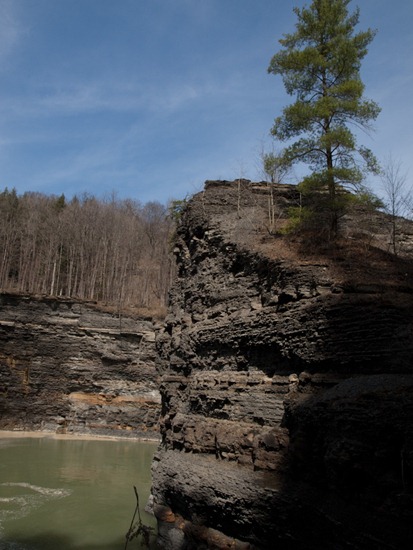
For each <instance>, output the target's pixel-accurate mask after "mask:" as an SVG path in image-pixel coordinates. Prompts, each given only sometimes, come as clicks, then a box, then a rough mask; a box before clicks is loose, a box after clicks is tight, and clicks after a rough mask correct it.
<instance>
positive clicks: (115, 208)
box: [0, 188, 173, 310]
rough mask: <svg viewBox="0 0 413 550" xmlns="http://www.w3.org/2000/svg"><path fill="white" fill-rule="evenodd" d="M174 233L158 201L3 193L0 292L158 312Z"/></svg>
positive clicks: (164, 296) (169, 270) (0, 199)
mask: <svg viewBox="0 0 413 550" xmlns="http://www.w3.org/2000/svg"><path fill="white" fill-rule="evenodd" d="M172 227H173V222H172V220H171V218H170V216H169V214H168V209H167V208H166V207H165V206H163V205H162V204H160V203H157V202H149V203H147V204H145V205H142V204H141V203H139V202H138V201H133V200H129V199H124V200H118V199H117V198H116V197H115V196H112V197H110V198H108V199H104V200H100V199H97V198H96V197H94V196H92V195H83V196H81V197H73V198H72V199H71V200H70V201H67V200H66V198H65V196H64V195H61V196H60V197H57V196H54V195H51V196H47V195H43V194H40V193H30V192H27V193H24V194H23V195H22V196H18V195H17V193H16V191H15V189H12V190H11V191H9V190H8V189H7V188H6V189H4V190H3V191H1V190H0V250H1V255H0V289H1V290H8V291H10V290H11V291H17V292H29V293H38V294H48V295H55V296H63V297H74V298H79V299H86V300H96V301H99V302H103V303H106V304H108V305H115V306H116V307H117V308H118V309H122V308H124V307H138V308H144V309H152V310H156V309H158V310H160V309H162V308H163V307H164V306H165V304H166V300H167V293H168V290H169V286H170V279H171V276H172V272H173V267H172V264H171V261H170V250H169V237H170V234H171V231H172Z"/></svg>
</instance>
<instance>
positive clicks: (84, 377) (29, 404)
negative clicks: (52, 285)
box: [0, 293, 160, 437]
mask: <svg viewBox="0 0 413 550" xmlns="http://www.w3.org/2000/svg"><path fill="white" fill-rule="evenodd" d="M154 346H155V329H154V326H153V323H152V322H151V321H147V320H143V319H134V318H131V317H129V318H128V317H125V316H122V317H119V315H115V314H110V313H105V312H102V311H99V310H98V309H96V307H95V306H94V305H93V304H92V303H87V302H77V301H75V300H69V299H57V298H46V297H35V296H22V295H15V294H10V293H2V294H0V428H1V429H13V430H16V429H18V430H23V429H24V430H47V431H54V432H60V433H91V434H101V435H117V436H118V435H121V436H128V435H132V436H146V437H157V435H158V417H159V411H160V395H159V391H158V379H157V372H156V368H155V347H154Z"/></svg>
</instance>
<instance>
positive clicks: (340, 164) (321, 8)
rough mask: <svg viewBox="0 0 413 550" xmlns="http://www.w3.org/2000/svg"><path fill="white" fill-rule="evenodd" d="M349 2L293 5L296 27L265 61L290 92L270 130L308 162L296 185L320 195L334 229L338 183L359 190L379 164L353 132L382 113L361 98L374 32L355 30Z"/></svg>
mask: <svg viewBox="0 0 413 550" xmlns="http://www.w3.org/2000/svg"><path fill="white" fill-rule="evenodd" d="M349 3H350V0H313V1H312V2H311V4H310V6H309V7H307V6H305V7H303V8H302V9H299V8H294V13H295V14H296V16H297V19H298V21H297V23H296V30H295V32H294V33H292V34H286V35H284V37H283V38H282V39H281V40H280V41H279V42H280V44H281V46H282V49H281V50H280V51H279V52H278V53H276V54H275V55H274V56H273V58H272V59H271V62H270V65H269V68H268V72H269V73H272V74H275V75H281V77H282V79H283V82H284V86H285V89H286V91H287V93H288V94H289V95H291V96H295V102H294V103H292V104H291V105H288V106H287V107H285V108H284V109H283V112H282V115H281V116H279V117H277V118H276V119H275V122H274V126H273V128H272V134H273V136H274V137H275V138H276V139H278V140H280V141H283V142H285V141H287V142H290V143H289V144H288V146H287V147H286V149H285V150H284V157H285V159H286V160H287V161H288V162H292V163H297V162H303V163H305V164H308V165H309V167H310V169H311V171H312V173H311V175H309V176H307V177H305V178H304V180H303V182H302V183H301V188H302V190H303V193H305V192H309V193H314V192H318V194H319V196H320V197H321V196H323V197H324V200H323V201H322V204H323V209H324V212H327V217H328V219H329V225H330V230H333V232H334V233H336V232H337V223H338V219H339V216H340V212H341V211H342V210H343V207H344V204H345V199H343V197H345V194H343V192H342V191H343V189H349V188H352V189H353V190H360V188H361V186H362V182H363V179H364V177H365V174H366V173H367V172H369V171H373V172H375V171H377V161H376V159H375V157H374V155H373V153H372V152H371V151H370V150H369V149H367V148H366V147H363V146H360V145H358V144H357V140H356V136H355V135H354V132H353V131H352V129H357V128H362V129H364V130H369V129H370V128H371V122H372V121H374V120H375V119H376V118H377V116H378V114H379V113H380V108H379V106H378V105H377V104H376V103H375V102H374V101H371V100H368V99H365V98H364V97H363V93H364V85H363V83H362V81H361V78H360V67H361V61H362V59H363V58H364V57H365V55H366V54H367V46H368V45H369V44H370V43H371V41H372V40H373V38H374V36H375V31H374V30H372V29H367V30H366V31H363V32H358V33H355V31H354V29H355V27H356V25H357V24H358V22H359V9H356V10H355V11H354V12H353V13H351V14H350V13H349V11H348V4H349ZM350 128H351V129H350ZM294 138H298V139H297V140H296V141H293V142H292V143H291V141H292V140H293V139H294ZM320 192H321V194H320ZM320 204H321V203H320ZM319 206H320V205H319Z"/></svg>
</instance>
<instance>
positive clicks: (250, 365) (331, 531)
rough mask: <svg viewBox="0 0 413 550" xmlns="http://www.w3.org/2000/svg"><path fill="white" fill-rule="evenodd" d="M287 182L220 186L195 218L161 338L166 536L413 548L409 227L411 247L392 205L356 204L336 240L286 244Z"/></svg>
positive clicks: (291, 197) (180, 253) (199, 203)
mask: <svg viewBox="0 0 413 550" xmlns="http://www.w3.org/2000/svg"><path fill="white" fill-rule="evenodd" d="M272 192H274V193H275V195H274V197H273V199H271V196H270V195H271V190H270V189H269V187H268V186H267V185H265V184H253V183H251V182H248V181H243V180H241V181H238V182H207V183H206V186H205V190H204V192H202V193H200V194H198V195H196V196H195V197H194V198H193V199H192V200H191V201H190V203H189V204H188V206H187V208H186V209H185V211H184V212H183V214H182V218H181V223H180V226H179V228H178V231H177V235H176V247H175V254H176V257H177V265H178V276H177V279H176V283H175V285H174V287H173V290H172V293H171V301H170V309H169V315H168V317H167V319H166V323H165V326H164V329H163V330H162V331H161V332H160V333H159V335H158V338H157V347H158V351H159V356H160V365H159V366H160V370H161V373H162V378H161V385H160V389H161V394H162V414H161V434H162V443H161V446H160V450H159V452H158V454H157V456H156V459H155V461H154V464H153V490H152V492H153V501H154V511H155V514H156V516H157V518H158V523H159V527H160V537H159V540H160V544H161V545H162V546H163V547H164V548H168V549H180V548H197V549H201V548H221V549H223V548H239V549H241V548H245V549H246V548H259V549H273V548H282V549H306V550H311V549H314V550H319V549H320V548H322V549H323V550H324V549H334V550H337V549H344V548H346V549H347V548H356V549H381V548H383V549H384V548H386V549H389V548H394V549H396V548H397V549H402V548H411V544H412V541H413V538H412V537H413V532H412V525H413V523H412V520H413V498H412V489H413V426H412V420H413V376H412V360H413V308H412V306H413V286H412V278H411V276H412V272H413V270H412V264H411V260H410V256H409V255H410V251H411V245H412V242H413V240H412V229H411V225H409V224H405V227H404V233H403V243H404V256H403V257H399V258H395V257H394V256H392V255H391V254H389V253H388V233H387V231H388V220H387V219H386V217H385V216H383V215H382V214H379V213H373V212H367V211H364V212H360V211H354V212H352V213H351V215H348V216H347V218H346V219H345V220H343V221H342V223H343V235H344V237H345V238H344V239H343V240H342V242H341V243H336V245H335V246H334V247H329V246H328V243H326V246H324V247H323V246H321V244H320V242H314V243H312V242H311V240H310V241H308V240H307V241H305V242H304V241H299V240H297V239H292V238H289V239H286V238H285V237H280V236H277V235H274V234H273V235H270V234H269V231H268V227H269V222H268V220H269V219H270V218H269V216H268V207H269V205H270V209H272V216H271V220H272V223H273V221H274V219H275V221H276V224H278V225H279V227H281V226H282V224H283V220H285V213H286V209H287V208H288V206H289V205H292V204H298V201H299V196H298V195H297V191H296V188H294V187H292V186H288V185H284V186H283V185H279V186H275V189H273V190H272ZM272 203H273V204H272ZM274 214H275V216H274ZM314 239H315V241H317V235H315V236H314ZM313 245H314V246H313Z"/></svg>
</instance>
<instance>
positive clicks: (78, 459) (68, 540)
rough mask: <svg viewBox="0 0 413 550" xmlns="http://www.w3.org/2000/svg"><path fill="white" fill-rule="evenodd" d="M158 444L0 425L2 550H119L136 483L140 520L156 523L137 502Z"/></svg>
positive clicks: (134, 543)
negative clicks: (42, 433) (26, 432)
mask: <svg viewBox="0 0 413 550" xmlns="http://www.w3.org/2000/svg"><path fill="white" fill-rule="evenodd" d="M156 447H157V444H156V443H147V442H138V441H130V440H127V441H125V440H116V441H115V440H108V441H106V440H74V439H53V438H50V437H35V438H33V437H22V438H14V437H13V438H11V437H5V436H4V435H2V434H1V432H0V550H72V549H73V550H74V549H77V550H80V549H81V550H118V549H119V550H123V548H124V546H125V534H126V533H127V531H128V529H129V525H130V522H131V519H132V515H133V512H134V509H135V504H136V498H135V493H134V490H133V486H134V485H135V486H136V488H137V490H138V493H139V498H140V509H141V517H142V521H143V522H144V523H145V524H147V525H151V526H153V527H154V526H155V521H154V518H153V517H152V516H150V515H149V514H147V513H145V512H144V510H143V509H144V507H145V504H146V502H147V499H148V496H149V491H150V484H151V478H150V466H151V461H152V457H153V454H154V452H155V450H156ZM127 548H128V550H133V549H136V548H141V546H140V544H138V543H137V541H136V540H133V541H131V542H129V544H128V547H127Z"/></svg>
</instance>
